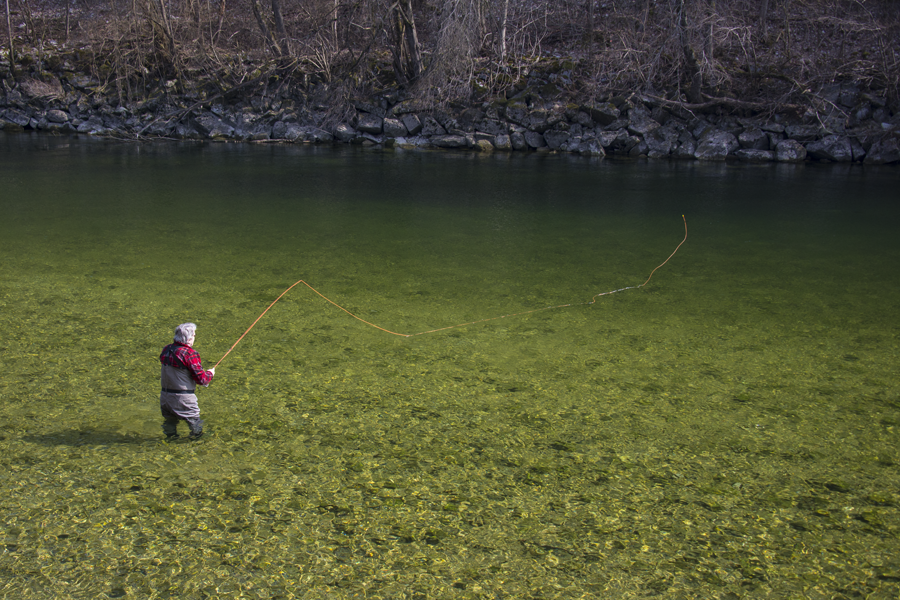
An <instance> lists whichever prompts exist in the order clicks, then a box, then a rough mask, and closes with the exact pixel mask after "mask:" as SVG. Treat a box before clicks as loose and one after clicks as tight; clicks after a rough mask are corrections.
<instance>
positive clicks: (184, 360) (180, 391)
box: [159, 323, 216, 440]
mask: <svg viewBox="0 0 900 600" xmlns="http://www.w3.org/2000/svg"><path fill="white" fill-rule="evenodd" d="M196 335H197V326H196V325H195V324H194V323H182V324H181V325H179V326H178V327H176V328H175V341H174V342H173V343H171V344H169V345H168V346H166V347H165V348H163V350H162V354H160V355H159V362H160V363H162V371H161V373H160V383H161V384H162V392H161V393H160V395H159V408H160V410H161V411H162V416H163V426H162V428H163V433H165V434H166V440H176V439H178V422H179V421H185V422H187V424H188V427H189V428H190V430H191V433H190V436H189V439H191V440H196V439H198V438H199V437H200V436H202V435H203V421H201V420H200V407H199V405H198V404H197V396H196V395H195V394H194V391H195V390H196V387H197V384H199V385H202V386H204V387H209V382H210V381H212V378H213V375H215V374H216V369H215V368H212V369H210V370H208V371H204V370H203V367H202V365H201V364H200V355H199V354H198V353H197V351H196V350H194V348H193V345H194V339H195V338H196Z"/></svg>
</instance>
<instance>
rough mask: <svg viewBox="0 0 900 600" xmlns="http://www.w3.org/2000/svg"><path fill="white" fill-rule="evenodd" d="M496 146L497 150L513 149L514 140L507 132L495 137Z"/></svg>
mask: <svg viewBox="0 0 900 600" xmlns="http://www.w3.org/2000/svg"><path fill="white" fill-rule="evenodd" d="M494 148H496V149H497V150H512V149H513V146H512V140H510V137H509V136H508V135H507V134H505V133H504V134H501V135H498V136H496V137H494Z"/></svg>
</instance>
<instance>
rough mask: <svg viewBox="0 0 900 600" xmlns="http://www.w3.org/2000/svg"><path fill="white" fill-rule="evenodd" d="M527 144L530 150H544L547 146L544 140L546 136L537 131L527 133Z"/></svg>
mask: <svg viewBox="0 0 900 600" xmlns="http://www.w3.org/2000/svg"><path fill="white" fill-rule="evenodd" d="M525 143H526V144H528V147H529V148H534V149H538V148H543V147H544V146H546V145H547V141H546V140H545V139H544V136H543V135H541V134H540V133H538V132H536V131H526V132H525Z"/></svg>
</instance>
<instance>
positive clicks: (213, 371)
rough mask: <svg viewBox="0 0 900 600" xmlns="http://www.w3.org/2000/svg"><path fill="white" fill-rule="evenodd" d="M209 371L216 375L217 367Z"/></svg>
mask: <svg viewBox="0 0 900 600" xmlns="http://www.w3.org/2000/svg"><path fill="white" fill-rule="evenodd" d="M209 372H210V373H212V374H213V375H215V374H216V368H215V367H213V368H212V369H210V370H209Z"/></svg>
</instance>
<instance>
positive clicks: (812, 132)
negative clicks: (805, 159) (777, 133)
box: [784, 125, 819, 142]
mask: <svg viewBox="0 0 900 600" xmlns="http://www.w3.org/2000/svg"><path fill="white" fill-rule="evenodd" d="M784 134H785V135H786V136H787V137H789V138H790V139H792V140H797V141H798V142H814V141H816V140H817V139H819V127H818V126H816V125H788V126H787V127H785V128H784Z"/></svg>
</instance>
